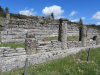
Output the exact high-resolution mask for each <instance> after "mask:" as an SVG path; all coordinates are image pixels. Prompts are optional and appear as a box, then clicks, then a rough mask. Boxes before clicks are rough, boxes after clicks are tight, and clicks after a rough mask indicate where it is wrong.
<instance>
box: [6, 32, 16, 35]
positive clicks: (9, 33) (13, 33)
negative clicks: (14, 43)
mask: <svg viewBox="0 0 100 75" xmlns="http://www.w3.org/2000/svg"><path fill="white" fill-rule="evenodd" d="M17 34H18V32H14V31H8V35H17Z"/></svg>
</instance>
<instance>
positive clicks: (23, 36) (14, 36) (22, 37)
mask: <svg viewBox="0 0 100 75" xmlns="http://www.w3.org/2000/svg"><path fill="white" fill-rule="evenodd" d="M25 38H26V35H13V36H12V39H25Z"/></svg>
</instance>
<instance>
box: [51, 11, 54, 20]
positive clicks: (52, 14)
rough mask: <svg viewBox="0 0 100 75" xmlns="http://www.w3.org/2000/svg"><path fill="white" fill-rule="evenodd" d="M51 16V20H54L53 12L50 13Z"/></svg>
mask: <svg viewBox="0 0 100 75" xmlns="http://www.w3.org/2000/svg"><path fill="white" fill-rule="evenodd" d="M51 16H52V19H53V20H54V13H53V12H52V13H51Z"/></svg>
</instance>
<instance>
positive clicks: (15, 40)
mask: <svg viewBox="0 0 100 75" xmlns="http://www.w3.org/2000/svg"><path fill="white" fill-rule="evenodd" d="M9 42H16V43H25V39H11V40H9Z"/></svg>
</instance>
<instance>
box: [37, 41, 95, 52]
mask: <svg viewBox="0 0 100 75" xmlns="http://www.w3.org/2000/svg"><path fill="white" fill-rule="evenodd" d="M94 45H96V41H86V47H87V46H94ZM76 47H82V42H81V41H67V48H76ZM55 50H61V42H59V41H57V40H52V41H47V42H43V41H38V42H37V51H38V52H48V51H55Z"/></svg>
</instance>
